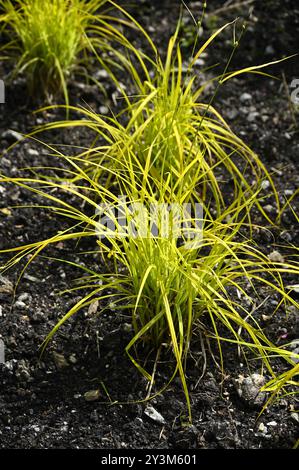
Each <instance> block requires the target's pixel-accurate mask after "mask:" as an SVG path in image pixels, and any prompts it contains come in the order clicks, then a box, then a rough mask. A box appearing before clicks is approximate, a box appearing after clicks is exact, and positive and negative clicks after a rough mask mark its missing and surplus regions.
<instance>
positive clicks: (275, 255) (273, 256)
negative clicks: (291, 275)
mask: <svg viewBox="0 0 299 470" xmlns="http://www.w3.org/2000/svg"><path fill="white" fill-rule="evenodd" d="M268 258H269V260H270V261H272V262H273V263H284V257H283V256H282V254H281V253H279V251H277V250H274V251H272V252H271V253H270V254H269V256H268Z"/></svg>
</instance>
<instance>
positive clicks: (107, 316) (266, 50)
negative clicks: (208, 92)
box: [0, 0, 299, 449]
mask: <svg viewBox="0 0 299 470" xmlns="http://www.w3.org/2000/svg"><path fill="white" fill-rule="evenodd" d="M132 3H134V2H132ZM158 3H159V7H157V6H156V5H155V4H153V2H150V1H143V2H139V4H141V5H140V6H139V7H138V11H136V10H134V9H133V7H132V6H130V8H131V9H132V11H133V12H134V14H136V15H137V16H138V19H139V20H140V22H142V24H143V25H144V26H145V27H146V28H147V29H148V30H149V31H150V33H151V34H152V35H153V37H154V39H156V40H157V42H158V44H159V45H160V47H161V48H164V49H165V44H166V41H167V38H168V37H169V35H170V34H171V33H172V32H173V31H174V28H175V25H176V21H177V18H178V16H179V5H180V2H179V1H175V0H173V1H170V0H169V1H164V2H163V1H160V2H158ZM187 3H188V5H189V6H190V8H191V9H192V11H193V13H194V15H195V16H196V17H198V16H199V4H200V3H201V2H187ZM230 3H232V2H230ZM254 4H255V8H254V10H253V12H252V15H251V17H250V19H249V20H248V29H247V33H246V34H245V36H244V38H243V40H242V43H241V45H240V48H239V50H238V52H237V54H236V56H235V57H234V59H233V63H232V65H231V70H233V69H234V68H240V67H245V66H247V65H253V64H257V63H262V62H270V61H272V60H273V58H280V57H282V56H283V55H290V54H292V53H295V52H298V50H297V51H296V48H298V37H299V35H298V33H299V29H298V28H299V9H298V5H297V2H296V1H295V0H294V1H283V2H279V1H265V2H260V1H256V2H254ZM221 6H223V2H221V1H209V2H208V12H209V13H210V15H209V16H208V17H206V20H205V22H204V35H205V36H208V35H209V34H210V33H211V30H210V29H209V28H211V27H217V26H220V25H221V24H223V23H224V22H226V21H227V20H231V19H233V18H235V17H236V16H240V17H242V16H245V17H247V16H248V9H249V7H250V5H245V6H244V7H241V8H239V9H237V10H234V9H231V10H228V11H220V12H219V13H217V12H216V14H212V13H213V11H216V10H218V9H219V8H221ZM191 23H192V20H191V18H190V16H189V15H188V14H187V13H186V12H185V13H184V25H185V26H184V28H185V34H187V35H188V34H191V33H190V31H191ZM140 47H142V44H140ZM230 49H231V33H230V34H229V33H224V35H223V36H222V38H221V39H218V41H216V42H215V44H214V45H213V46H212V47H211V48H210V50H209V52H208V55H207V56H206V57H205V58H204V60H205V64H204V66H210V65H212V64H215V63H220V65H219V68H218V69H217V70H222V69H223V65H225V60H227V57H228V55H229V53H230ZM188 51H189V52H190V49H189V46H188V44H186V47H185V54H186V56H188ZM93 66H94V71H95V73H96V71H97V66H96V64H94V65H93ZM221 67H222V69H221ZM269 70H270V71H271V73H273V74H275V75H276V76H277V77H279V78H282V74H284V77H285V84H286V86H284V84H283V82H282V80H274V79H272V78H268V77H267V78H266V77H258V76H255V75H253V76H249V75H246V76H242V78H237V79H234V80H232V81H231V82H229V83H227V84H226V85H225V86H224V87H223V88H221V89H220V91H219V93H218V95H217V98H216V101H215V103H214V105H215V106H216V107H217V109H218V110H219V111H220V112H221V113H222V114H223V116H224V117H225V118H226V119H227V120H228V122H229V123H231V125H232V128H233V129H234V130H235V131H236V133H237V134H238V135H240V136H241V137H242V138H243V139H244V140H245V141H246V142H247V143H248V144H249V145H250V146H251V147H252V148H253V149H254V150H255V151H256V152H258V154H259V155H260V156H261V158H262V160H263V161H264V163H265V164H266V165H267V167H268V168H270V170H271V172H272V174H273V177H274V179H275V182H276V184H277V186H278V189H279V193H280V198H281V201H282V202H283V201H284V198H285V197H286V196H290V195H291V194H292V193H293V192H294V191H295V190H296V188H297V187H298V179H299V178H298V156H299V137H298V114H296V113H295V108H294V107H292V106H291V103H290V100H289V97H288V96H289V95H288V93H290V92H291V91H292V90H291V89H290V88H289V87H290V83H291V81H292V80H293V79H294V78H296V77H298V78H299V75H298V58H297V57H295V58H293V59H290V60H289V61H286V62H283V63H281V64H279V65H277V66H275V67H272V68H271V69H269ZM7 71H8V68H7V65H5V68H4V65H3V66H2V68H1V67H0V76H1V74H5V73H6V72H7ZM267 71H268V70H267ZM207 73H210V72H207ZM211 73H214V72H213V71H212V72H211ZM124 82H125V77H124ZM82 83H83V82H80V79H79V78H78V79H76V80H74V81H73V82H72V83H70V96H71V102H72V103H74V104H84V103H87V104H88V105H89V106H91V107H92V108H93V109H94V110H99V107H100V106H103V105H105V106H110V104H111V105H112V101H111V100H110V98H109V96H110V95H111V92H113V88H112V86H111V85H109V84H107V90H108V98H105V97H104V96H103V95H102V94H101V93H100V92H99V91H98V90H97V88H96V87H95V86H92V85H87V86H85V85H84V86H83V85H82ZM104 84H105V82H104ZM245 92H246V93H248V94H249V95H250V97H248V98H247V100H244V97H243V99H242V95H243V94H244V93H245ZM37 106H38V105H37V104H36V103H35V104H34V103H33V102H32V100H31V99H29V98H27V93H26V87H25V84H24V82H23V80H21V79H18V80H16V81H15V82H14V83H13V84H12V85H9V86H7V89H6V104H5V105H0V135H1V136H2V138H1V142H0V146H1V147H0V151H1V152H3V151H4V150H5V149H6V148H7V147H8V145H9V144H11V143H12V142H13V137H12V136H11V134H8V136H7V134H4V136H5V135H6V137H4V138H3V133H4V132H5V131H7V129H13V130H15V131H18V132H24V133H27V132H28V131H29V130H30V129H31V128H32V127H33V126H34V125H36V124H38V123H42V122H46V121H47V120H54V119H58V118H61V117H63V114H62V112H61V111H60V112H58V111H51V112H47V113H45V112H44V113H41V114H33V111H34V110H35V109H36V108H37ZM43 137H44V136H43ZM45 138H47V139H48V141H50V142H52V143H56V144H63V145H79V146H88V145H89V144H90V142H92V138H93V136H92V134H91V133H90V132H89V131H88V130H84V129H80V130H71V131H69V130H68V131H57V132H55V133H51V134H50V135H48V136H45ZM65 150H66V151H68V149H67V148H65ZM47 153H49V152H48V150H47V149H46V148H45V147H43V146H42V145H40V144H39V143H38V142H34V141H26V142H25V143H21V144H20V145H18V146H17V147H15V148H14V149H12V150H11V151H10V152H9V153H4V154H3V156H2V157H1V158H0V171H1V172H3V173H6V174H10V175H21V174H24V171H25V173H28V170H24V171H21V170H20V169H21V168H26V167H28V166H31V167H32V166H42V165H49V164H51V163H52V164H53V159H52V157H49V155H47ZM56 163H57V162H56V161H55V164H56ZM0 196H1V199H0V249H4V248H9V247H13V246H19V245H21V244H25V243H29V242H34V241H38V240H41V239H46V238H49V236H50V235H52V234H55V233H56V232H57V230H62V229H63V228H65V227H66V226H67V223H66V221H65V220H64V219H63V218H61V217H57V216H55V217H54V216H53V214H52V213H51V212H49V211H47V210H45V209H36V208H29V209H24V208H13V207H12V206H16V205H26V204H29V205H32V204H38V203H41V201H40V199H39V198H38V196H35V195H33V194H31V193H29V192H28V191H25V190H23V189H17V188H16V187H13V186H10V187H7V186H4V185H0ZM265 196H266V194H265ZM271 201H272V200H271V199H265V205H266V204H268V205H269V204H270V205H271V203H272V202H271ZM74 204H76V201H74ZM296 204H297V205H296ZM3 209H4V210H3ZM7 209H8V210H7ZM294 209H295V210H297V209H298V201H296V200H295V201H294ZM273 211H275V209H274V208H273ZM255 222H256V224H257V225H258V224H262V225H263V227H264V228H263V229H261V228H260V229H256V231H255V232H256V233H255V236H256V241H257V242H258V243H259V245H260V247H261V248H262V249H263V250H264V252H266V253H270V252H271V251H273V250H274V249H276V250H279V251H280V252H281V254H282V255H284V256H288V253H289V248H288V245H296V244H297V242H298V233H299V230H298V226H297V225H296V223H295V219H294V217H293V215H292V214H291V213H290V212H286V214H285V215H284V216H283V219H282V226H281V227H280V228H276V229H274V228H271V227H266V225H265V222H264V221H261V220H259V219H258V216H257V220H256V221H255ZM93 248H95V247H94V246H90V242H87V241H85V242H81V243H80V244H79V246H77V245H76V243H75V242H69V243H67V244H66V243H65V244H58V245H56V246H54V247H52V248H51V249H49V250H47V252H45V253H44V254H46V255H47V256H48V257H52V258H62V259H66V260H68V261H74V262H78V263H80V264H81V265H85V266H88V267H91V268H92V269H98V270H101V269H104V268H103V267H101V265H100V260H99V257H98V256H97V255H93V254H85V252H86V251H88V250H92V249H93ZM6 259H7V257H6V256H5V255H2V260H1V261H5V260H6ZM18 274H20V267H19V266H18V267H16V268H14V269H11V270H10V271H8V272H6V273H4V276H5V279H6V280H8V281H9V282H12V283H13V285H14V286H15V285H16V281H17V276H18ZM81 275H82V271H80V270H79V269H76V268H74V267H73V266H71V265H69V264H63V263H61V262H59V261H55V260H50V259H47V258H39V259H37V260H35V262H34V263H33V264H32V265H30V267H29V268H28V269H27V271H26V273H25V275H24V276H23V278H22V280H21V283H20V284H19V286H18V289H17V291H16V296H15V297H13V294H12V291H11V289H10V288H9V285H8V284H7V286H8V287H7V289H6V291H5V289H3V286H4V285H5V282H4V279H3V278H1V277H0V338H1V337H2V338H3V340H4V343H5V359H6V362H5V364H2V365H0V383H1V389H0V448H26V449H27V448H98V449H106V448H110V449H111V448H112V449H121V448H123V449H126V448H128V449H136V448H151V449H178V448H185V449H197V448H204V449H208V448H213V449H217V448H231V449H240V448H244V449H247V448H248V449H254V448H291V447H292V446H293V445H294V443H295V441H296V439H297V438H298V420H297V419H296V413H294V410H295V409H296V398H295V397H294V396H293V397H286V398H284V399H282V400H280V401H279V402H277V403H275V404H274V405H272V406H271V407H270V408H268V409H267V410H266V411H265V412H264V414H263V415H262V416H261V417H260V419H259V420H258V421H257V417H258V414H259V410H260V408H259V407H256V406H252V403H251V402H250V401H246V400H241V399H240V397H239V395H238V394H237V391H236V379H238V377H239V376H240V375H243V376H247V375H248V374H249V372H255V373H260V372H261V371H260V369H259V367H258V363H256V362H252V363H251V365H250V371H249V370H248V369H247V366H246V365H245V364H244V363H243V362H242V358H240V357H239V356H238V353H237V350H236V349H235V347H234V346H226V347H224V353H225V354H224V356H225V376H224V377H223V376H222V374H221V373H220V371H219V368H218V367H217V366H216V364H215V363H214V362H213V360H212V359H208V364H207V372H206V374H205V376H204V377H203V379H202V380H201V381H200V382H199V384H198V386H197V387H195V384H196V383H197V380H198V377H199V376H200V375H201V371H202V367H203V359H202V355H201V353H200V345H199V337H198V336H197V334H196V332H195V334H194V341H193V343H194V344H193V348H192V351H193V355H192V357H190V359H189V362H188V367H187V376H188V383H189V387H190V397H191V403H192V413H193V426H192V427H186V426H184V423H185V422H186V404H185V399H184V395H183V392H182V389H181V386H180V382H179V380H175V381H174V382H173V383H172V384H171V386H170V387H169V388H168V389H167V391H165V392H164V393H163V394H162V395H159V396H157V397H156V398H154V399H153V400H152V401H151V402H150V404H151V405H152V406H153V407H154V408H155V409H156V410H157V411H158V412H159V413H160V414H161V415H162V416H163V418H164V419H165V424H159V423H158V422H156V421H154V420H152V419H150V418H149V417H148V416H147V415H146V414H145V413H144V409H145V406H146V405H145V404H144V403H142V399H143V398H144V397H145V396H146V385H147V383H146V381H144V379H143V378H142V376H141V375H140V374H139V372H138V370H137V369H136V368H135V367H134V366H133V365H132V363H131V362H130V360H129V359H128V357H127V356H126V354H125V352H124V349H125V346H126V345H127V344H128V342H129V340H130V338H131V333H130V331H129V329H128V325H127V323H128V321H127V320H126V317H125V316H124V315H121V316H120V315H119V313H117V312H116V311H114V310H113V306H112V305H110V306H108V307H109V308H107V310H106V311H105V313H104V314H103V315H101V316H94V315H92V314H89V313H88V312H81V313H79V314H78V315H77V316H76V317H75V318H73V319H72V320H70V321H69V322H68V323H67V324H66V326H65V327H64V328H63V329H62V330H61V331H60V332H59V333H58V334H57V335H56V337H55V338H54V340H53V342H52V343H51V346H50V347H49V349H48V350H47V352H46V354H45V355H44V356H43V357H42V359H41V360H40V359H39V353H38V346H39V345H40V344H41V343H42V341H43V340H44V338H45V336H46V335H47V333H48V332H49V331H50V330H51V328H52V327H53V326H54V325H55V323H56V321H57V319H58V318H60V317H61V316H62V315H63V314H65V313H66V311H67V310H68V309H69V308H70V306H71V305H73V304H74V303H75V302H76V301H77V300H78V298H80V294H81V293H80V292H77V293H76V292H75V293H72V294H71V293H68V294H65V295H63V296H60V295H58V293H59V292H60V291H63V290H64V289H67V288H70V287H72V285H73V284H72V282H73V280H74V279H75V278H76V277H79V276H81ZM289 283H290V284H291V283H293V284H295V283H298V279H297V280H296V279H295V280H294V279H290V280H289ZM1 287H2V290H1ZM266 294H267V293H266V292H260V299H257V303H258V302H259V301H261V299H263V298H264V297H265V296H266ZM277 302H278V299H276V298H275V297H270V298H269V299H268V301H267V302H266V303H265V304H264V305H263V307H262V309H261V311H260V312H259V315H262V314H265V315H267V314H268V315H269V313H271V312H272V311H273V308H275V305H277ZM288 313H289V315H288V316H287V315H286V312H285V311H284V310H281V311H278V313H277V315H276V316H274V317H273V318H272V319H271V320H270V323H269V322H268V323H267V322H266V323H265V324H264V327H265V330H266V332H267V334H268V335H269V336H270V338H271V339H272V340H273V341H275V342H278V343H279V344H281V343H282V342H283V341H291V340H295V339H298V338H299V323H298V311H296V310H295V309H290V310H289V312H288ZM211 348H212V351H213V353H214V355H215V357H216V358H217V355H218V352H217V347H216V345H215V344H211ZM53 353H54V354H53ZM55 353H59V354H61V355H62V356H63V358H64V359H65V360H66V361H67V364H64V367H61V365H59V364H58V362H59V361H58V359H59V358H58V359H57V356H55ZM146 353H147V352H146V351H145V352H142V351H139V354H141V355H142V354H146ZM59 357H60V356H59ZM150 357H151V356H150ZM60 359H62V358H61V357H60ZM160 361H161V364H160V367H159V368H158V371H157V383H156V388H155V389H154V390H159V386H162V384H163V383H165V381H166V380H167V377H169V374H170V372H171V367H172V366H173V364H172V363H171V361H170V362H169V356H167V354H166V353H165V355H162V357H161V359H160ZM151 366H152V358H151V359H150V361H149V363H148V368H149V370H150V368H151ZM283 367H284V366H283V365H282V364H281V363H279V362H277V363H275V364H274V368H275V370H276V371H280V372H282V371H283V370H284V369H283ZM90 390H100V397H99V399H98V400H97V401H90V402H88V401H86V400H85V398H84V394H85V393H86V392H88V391H90ZM136 401H139V403H136ZM116 402H117V403H116ZM128 402H131V403H128ZM132 402H135V403H132ZM297 409H298V406H297ZM261 423H263V425H264V428H263V426H261Z"/></svg>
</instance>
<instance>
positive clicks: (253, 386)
mask: <svg viewBox="0 0 299 470" xmlns="http://www.w3.org/2000/svg"><path fill="white" fill-rule="evenodd" d="M265 383H266V380H265V378H264V377H263V376H262V375H260V374H252V375H249V376H248V377H243V376H242V375H240V376H239V378H238V380H236V389H237V393H238V395H239V397H240V398H242V399H243V400H244V401H245V402H247V404H248V405H249V406H259V407H261V406H263V404H264V402H265V399H266V393H265V392H261V391H260V389H261V387H262V386H263V385H265Z"/></svg>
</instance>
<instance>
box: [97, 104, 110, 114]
mask: <svg viewBox="0 0 299 470" xmlns="http://www.w3.org/2000/svg"><path fill="white" fill-rule="evenodd" d="M99 111H100V114H105V115H106V114H109V108H108V107H107V106H100V107H99Z"/></svg>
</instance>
